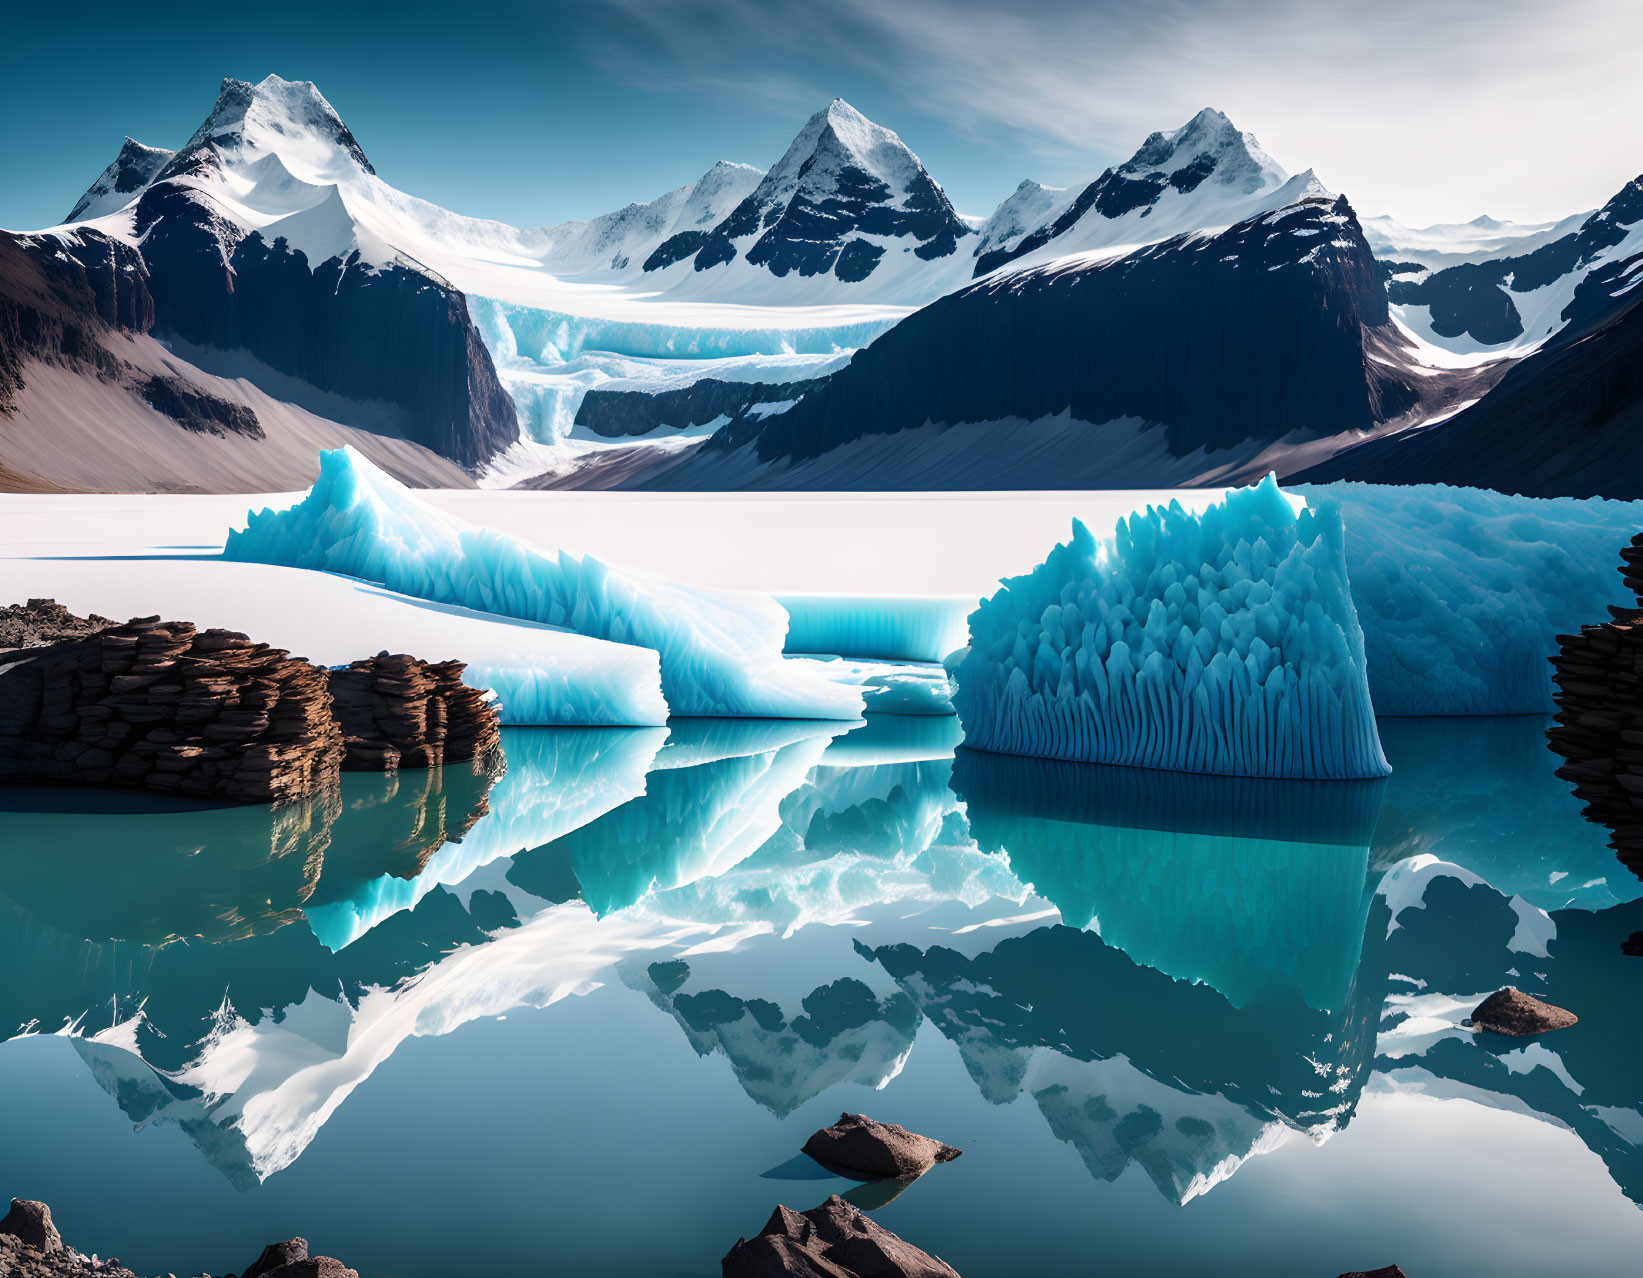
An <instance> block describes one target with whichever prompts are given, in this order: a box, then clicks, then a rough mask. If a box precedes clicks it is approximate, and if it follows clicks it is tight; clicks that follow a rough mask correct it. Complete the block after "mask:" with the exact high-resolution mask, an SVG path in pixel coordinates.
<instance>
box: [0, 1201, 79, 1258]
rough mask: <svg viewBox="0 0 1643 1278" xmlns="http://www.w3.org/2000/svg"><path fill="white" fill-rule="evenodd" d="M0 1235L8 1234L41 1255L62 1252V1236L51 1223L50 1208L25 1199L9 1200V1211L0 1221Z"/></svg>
mask: <svg viewBox="0 0 1643 1278" xmlns="http://www.w3.org/2000/svg"><path fill="white" fill-rule="evenodd" d="M0 1234H8V1235H10V1236H11V1237H13V1238H15V1239H17V1240H18V1241H19V1242H20V1243H22V1244H23V1246H25V1247H28V1248H30V1249H31V1250H34V1251H38V1252H40V1253H42V1254H43V1255H48V1256H49V1255H51V1254H53V1253H54V1252H59V1251H62V1250H63V1236H62V1235H61V1234H59V1233H58V1232H57V1226H56V1225H54V1224H52V1223H51V1208H50V1207H47V1206H46V1205H45V1204H44V1203H37V1202H33V1201H31V1200H29V1199H27V1198H13V1199H12V1200H11V1210H10V1211H8V1212H7V1213H6V1216H5V1219H4V1220H0Z"/></svg>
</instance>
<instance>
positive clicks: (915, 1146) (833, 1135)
mask: <svg viewBox="0 0 1643 1278" xmlns="http://www.w3.org/2000/svg"><path fill="white" fill-rule="evenodd" d="M804 1152H805V1153H807V1154H809V1155H810V1157H812V1158H814V1159H815V1160H816V1161H817V1162H818V1163H821V1164H822V1165H823V1166H824V1167H826V1168H828V1170H830V1171H831V1170H835V1169H837V1170H839V1171H843V1172H845V1173H847V1174H850V1175H854V1176H856V1177H857V1178H858V1179H869V1180H894V1179H900V1178H901V1177H904V1176H918V1175H921V1174H922V1173H924V1172H927V1171H929V1170H930V1168H932V1167H934V1166H935V1165H936V1164H937V1163H945V1162H951V1161H952V1160H953V1159H955V1158H957V1157H958V1156H959V1155H960V1154H961V1153H963V1152H964V1151H963V1150H960V1149H954V1148H953V1147H952V1146H951V1145H943V1144H942V1143H941V1142H940V1141H938V1140H931V1139H930V1138H929V1137H928V1136H920V1135H919V1134H918V1133H917V1132H910V1131H908V1130H907V1129H906V1128H905V1127H901V1126H898V1125H897V1124H895V1123H881V1122H878V1121H877V1120H876V1119H872V1118H869V1117H867V1115H865V1114H840V1115H839V1121H838V1122H836V1123H834V1124H833V1125H832V1126H831V1127H824V1128H822V1129H821V1130H820V1131H819V1132H816V1133H815V1134H814V1135H813V1136H811V1138H810V1139H809V1140H807V1141H805V1143H804Z"/></svg>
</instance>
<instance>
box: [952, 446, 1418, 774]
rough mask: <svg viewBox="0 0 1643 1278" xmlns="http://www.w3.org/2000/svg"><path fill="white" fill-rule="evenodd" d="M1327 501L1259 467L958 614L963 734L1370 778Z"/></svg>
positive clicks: (1050, 754)
mask: <svg viewBox="0 0 1643 1278" xmlns="http://www.w3.org/2000/svg"><path fill="white" fill-rule="evenodd" d="M1343 540H1344V538H1343V532H1342V527H1341V516H1340V512H1339V510H1338V509H1337V508H1336V507H1334V506H1333V505H1331V504H1326V505H1325V506H1323V508H1321V509H1319V510H1309V509H1303V510H1301V511H1300V513H1299V514H1297V513H1296V511H1295V510H1294V508H1293V507H1292V506H1291V505H1290V503H1289V501H1288V500H1287V499H1286V498H1285V496H1284V494H1283V493H1282V492H1281V491H1280V490H1279V488H1278V484H1277V481H1276V480H1275V479H1273V478H1272V477H1270V476H1269V477H1268V478H1267V479H1266V480H1264V481H1263V482H1262V483H1260V484H1259V485H1257V486H1256V487H1253V488H1245V489H1239V490H1236V491H1234V492H1231V493H1229V494H1227V496H1226V497H1225V498H1224V499H1223V500H1222V501H1221V502H1219V503H1217V504H1216V505H1213V506H1210V507H1208V508H1207V509H1205V510H1204V511H1203V513H1202V514H1198V515H1192V514H1188V513H1187V512H1186V511H1184V510H1183V509H1182V508H1181V505H1180V503H1179V502H1171V503H1170V505H1169V506H1168V507H1167V508H1162V507H1152V506H1149V507H1148V508H1147V509H1146V510H1145V511H1144V512H1138V513H1136V514H1133V515H1131V516H1129V517H1128V518H1127V519H1121V520H1119V522H1118V527H1117V530H1116V533H1115V536H1114V537H1113V539H1112V540H1110V541H1105V542H1098V541H1097V540H1096V539H1095V538H1094V537H1093V536H1091V534H1090V532H1089V530H1088V529H1087V528H1085V527H1084V525H1083V524H1082V523H1080V522H1079V521H1077V520H1074V521H1073V536H1072V540H1071V541H1069V542H1067V543H1064V544H1062V545H1058V546H1056V547H1055V549H1053V550H1052V551H1051V552H1050V554H1049V557H1048V558H1047V559H1046V560H1045V561H1044V562H1043V563H1042V564H1040V565H1039V566H1038V567H1036V568H1034V569H1033V570H1032V571H1031V572H1029V573H1027V574H1025V575H1024V576H1020V577H1013V578H1010V579H1008V580H1007V581H1005V582H1004V584H1003V587H1002V589H1000V590H999V591H998V593H997V594H995V595H994V596H993V597H992V598H991V599H987V600H983V601H982V603H981V606H980V607H979V608H977V609H976V611H975V612H973V613H972V614H971V615H970V646H969V649H968V650H967V651H966V652H964V653H963V654H962V655H961V656H959V657H958V658H956V660H955V662H954V673H955V676H956V684H957V686H956V690H955V692H954V695H953V704H954V707H955V709H956V710H957V711H958V715H959V719H960V720H961V722H962V723H963V726H964V736H965V742H966V744H968V745H970V746H974V747H977V748H980V749H983V750H991V751H996V752H999V753H1003V754H1023V755H1034V756H1039V757H1043V758H1054V759H1077V760H1083V761H1086V762H1092V763H1118V764H1126V765H1130V766H1137V767H1149V768H1164V769H1170V770H1175V771H1183V772H1205V773H1218V774H1223V775H1232V776H1256V777H1260V776H1265V777H1292V778H1314V779H1323V778H1331V779H1340V778H1347V777H1368V776H1383V775H1385V774H1386V773H1387V772H1389V771H1390V770H1391V769H1390V768H1389V767H1388V766H1387V763H1386V757H1385V755H1384V754H1382V752H1381V745H1380V738H1379V736H1378V734H1377V732H1376V729H1375V716H1374V711H1373V709H1372V708H1371V705H1370V700H1369V683H1368V680H1367V679H1366V678H1365V673H1364V647H1363V635H1362V633H1361V631H1360V630H1359V628H1358V616H1357V612H1356V610H1355V609H1354V608H1353V604H1352V595H1351V591H1350V588H1349V585H1348V582H1347V571H1346V557H1345V551H1344V547H1343V544H1342V543H1343Z"/></svg>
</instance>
